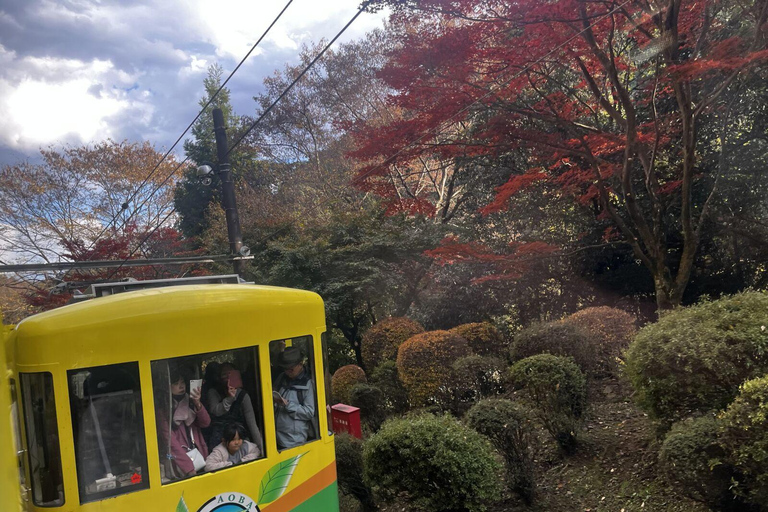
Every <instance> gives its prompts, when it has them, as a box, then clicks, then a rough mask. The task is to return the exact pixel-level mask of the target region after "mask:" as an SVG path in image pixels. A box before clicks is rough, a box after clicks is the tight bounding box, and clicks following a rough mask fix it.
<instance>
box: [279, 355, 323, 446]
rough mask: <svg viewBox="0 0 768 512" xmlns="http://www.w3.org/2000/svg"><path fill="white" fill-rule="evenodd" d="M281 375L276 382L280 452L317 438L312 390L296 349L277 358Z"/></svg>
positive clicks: (301, 359)
mask: <svg viewBox="0 0 768 512" xmlns="http://www.w3.org/2000/svg"><path fill="white" fill-rule="evenodd" d="M277 365H278V366H279V367H280V368H281V369H282V373H281V374H280V376H279V377H278V378H277V380H276V381H275V384H274V386H273V389H274V391H273V393H272V397H273V399H274V402H275V430H276V431H277V447H278V448H279V449H281V450H284V449H286V448H292V447H294V446H298V445H300V444H304V443H306V442H307V441H308V440H311V439H314V438H315V437H316V434H315V432H316V431H317V430H316V429H315V428H314V425H315V411H316V410H317V409H316V407H315V390H314V385H313V383H312V379H311V378H310V375H309V372H307V370H306V368H304V358H303V357H302V355H301V350H300V349H299V347H287V348H286V349H285V350H284V351H283V352H281V353H280V355H279V356H278V358H277Z"/></svg>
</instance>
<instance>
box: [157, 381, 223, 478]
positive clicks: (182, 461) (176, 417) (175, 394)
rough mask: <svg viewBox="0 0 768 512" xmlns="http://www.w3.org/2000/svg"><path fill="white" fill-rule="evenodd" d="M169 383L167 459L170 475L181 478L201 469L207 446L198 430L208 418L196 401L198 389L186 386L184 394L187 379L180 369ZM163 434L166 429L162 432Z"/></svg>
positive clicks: (204, 410) (198, 399)
mask: <svg viewBox="0 0 768 512" xmlns="http://www.w3.org/2000/svg"><path fill="white" fill-rule="evenodd" d="M170 381H171V407H172V409H171V425H170V443H169V444H170V451H171V453H170V456H171V460H172V461H173V466H174V467H173V473H174V474H175V476H176V477H178V478H183V477H184V476H192V475H195V474H197V473H198V472H200V471H201V470H202V469H203V467H204V466H205V458H206V457H207V456H208V445H207V444H206V442H205V439H204V438H203V433H202V431H201V429H202V428H205V427H207V426H208V425H209V424H210V423H211V417H210V415H209V414H208V411H206V409H205V407H204V406H203V404H202V402H201V401H200V388H199V387H195V388H192V387H191V386H190V391H189V393H187V378H186V376H185V372H184V370H183V369H181V368H175V369H174V368H172V369H171V372H170ZM166 424H167V423H166ZM163 431H166V429H165V428H163Z"/></svg>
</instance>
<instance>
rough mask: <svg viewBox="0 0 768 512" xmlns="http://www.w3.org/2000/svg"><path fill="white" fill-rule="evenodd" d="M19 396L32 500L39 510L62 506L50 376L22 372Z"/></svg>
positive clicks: (59, 461)
mask: <svg viewBox="0 0 768 512" xmlns="http://www.w3.org/2000/svg"><path fill="white" fill-rule="evenodd" d="M21 393H22V400H23V403H24V426H25V428H26V433H27V454H28V460H29V475H30V478H31V480H32V501H33V503H34V504H35V505H37V506H39V507H57V506H61V505H63V504H64V481H63V478H62V472H61V453H60V451H59V426H58V423H57V422H56V402H55V399H54V394H53V377H52V375H51V374H50V373H48V372H44V373H22V374H21Z"/></svg>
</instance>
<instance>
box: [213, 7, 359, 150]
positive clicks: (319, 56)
mask: <svg viewBox="0 0 768 512" xmlns="http://www.w3.org/2000/svg"><path fill="white" fill-rule="evenodd" d="M368 4H370V1H366V2H363V3H362V5H361V6H360V9H358V11H357V13H355V15H354V16H352V19H350V20H349V21H348V22H347V24H346V25H344V27H343V28H342V29H341V30H340V31H339V32H338V33H337V34H336V35H335V36H334V37H333V39H331V41H330V42H329V43H328V44H326V45H325V47H324V48H323V49H322V50H321V51H320V53H318V54H317V55H315V58H314V59H312V61H311V62H310V63H309V64H308V65H307V66H306V67H305V68H304V70H303V71H302V72H301V73H299V75H298V76H297V77H296V78H295V79H294V80H293V82H291V84H290V85H289V86H288V87H286V88H285V89H284V90H283V92H281V93H280V96H278V97H277V99H276V100H275V101H273V102H272V104H271V105H270V106H269V107H267V108H266V110H264V111H263V112H262V113H261V115H259V117H258V118H257V119H256V120H255V121H254V122H253V123H252V124H251V126H250V127H248V129H247V130H246V131H245V132H244V133H243V134H242V135H240V137H239V138H238V139H237V140H236V141H235V142H234V143H233V144H232V146H230V148H229V149H228V150H227V155H229V154H230V153H231V152H232V151H233V150H234V149H235V148H236V147H237V146H238V144H240V143H241V142H242V141H243V139H245V137H246V136H248V134H249V133H251V131H253V129H254V128H256V125H258V124H259V123H260V122H261V120H262V119H264V118H265V117H266V116H267V114H269V113H270V112H271V111H272V109H273V108H274V107H275V105H277V103H278V102H279V101H280V100H281V99H283V97H284V96H285V95H286V94H288V92H289V91H290V90H291V89H293V86H294V85H296V84H297V83H298V81H299V80H301V78H302V77H303V76H304V75H305V74H306V73H307V72H308V71H309V70H310V69H312V66H314V65H315V63H316V62H317V61H318V60H320V58H321V57H322V56H323V55H324V54H325V52H327V51H328V49H330V47H331V46H333V43H335V42H336V40H337V39H338V38H339V37H341V35H342V34H343V33H344V32H346V30H347V29H348V28H349V26H350V25H352V23H354V21H355V20H356V19H357V18H358V16H360V15H361V14H362V13H363V12H364V11H365V9H366V8H367V7H368Z"/></svg>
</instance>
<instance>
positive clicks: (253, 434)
mask: <svg viewBox="0 0 768 512" xmlns="http://www.w3.org/2000/svg"><path fill="white" fill-rule="evenodd" d="M219 372H220V373H219V382H218V385H217V386H211V387H210V388H209V389H208V394H207V396H206V403H207V405H208V411H209V412H210V413H211V416H212V423H211V430H210V433H209V437H208V441H209V443H211V442H212V443H216V444H218V441H220V440H221V436H222V434H223V433H224V429H225V428H226V426H227V425H231V424H235V423H239V424H240V425H246V426H247V427H248V435H249V436H250V440H251V441H252V442H253V443H254V444H255V445H256V446H257V447H258V449H259V453H261V454H263V453H264V441H263V439H262V437H261V432H260V431H259V427H258V425H257V424H256V414H255V413H254V411H253V403H252V402H251V397H250V396H249V395H248V392H247V391H245V390H244V389H243V378H242V376H241V375H240V372H239V371H237V369H235V367H234V365H232V363H222V364H221V366H220V367H219Z"/></svg>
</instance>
